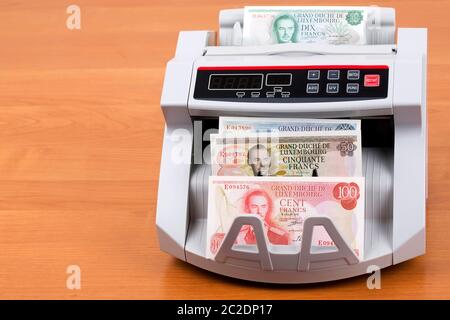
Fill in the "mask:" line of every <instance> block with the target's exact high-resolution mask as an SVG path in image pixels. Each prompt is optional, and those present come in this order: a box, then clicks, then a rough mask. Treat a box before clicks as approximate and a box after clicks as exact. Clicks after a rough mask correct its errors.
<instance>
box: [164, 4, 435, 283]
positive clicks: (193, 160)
mask: <svg viewBox="0 0 450 320" xmlns="http://www.w3.org/2000/svg"><path fill="white" fill-rule="evenodd" d="M242 23H243V14H242V9H238V10H223V11H222V12H221V14H220V28H221V30H220V39H216V33H215V32H210V31H183V32H180V35H179V38H178V44H177V49H176V53H175V57H174V58H173V59H172V60H171V61H170V62H169V63H168V64H167V68H166V74H165V81H164V88H163V92H162V97H161V107H162V110H163V113H164V117H165V121H166V127H165V132H164V141H163V150H162V159H161V169H160V170H161V172H160V181H159V191H158V204H157V218H156V225H157V230H158V237H159V243H160V247H161V249H162V250H163V251H166V252H168V253H169V254H171V255H173V256H175V257H177V258H179V259H181V260H184V261H186V262H188V263H191V264H193V265H196V266H198V267H200V268H203V269H206V270H209V271H212V272H216V273H219V274H223V275H226V276H231V277H235V278H240V279H246V280H252V281H260V282H272V283H312V282H321V281H330V280H336V279H343V278H348V277H352V276H356V275H360V274H365V273H366V272H368V271H367V270H368V267H369V266H371V265H376V266H377V267H379V268H385V267H388V266H391V265H394V264H398V263H401V262H403V261H405V260H409V259H412V258H414V257H416V256H419V255H422V254H424V253H425V204H426V197H427V118H426V63H427V61H426V59H427V30H426V29H424V28H398V30H395V26H394V27H392V28H393V29H392V39H394V38H395V37H394V34H395V31H397V36H396V38H397V40H396V41H393V40H392V41H390V42H392V43H386V42H385V43H383V40H382V41H381V42H382V44H377V45H360V46H355V45H339V46H332V45H314V44H311V45H301V46H299V45H297V44H288V45H269V46H239V45H233V41H234V40H233V38H236V33H239V30H236V25H242ZM372 36H374V37H376V36H377V35H376V32H375V34H373V35H372ZM216 40H217V44H216ZM387 42H389V41H387ZM329 71H331V73H332V74H334V75H336V74H337V75H338V78H337V79H335V80H333V82H334V83H338V88H337V91H336V88H335V87H332V88H331V89H332V90H331V91H330V90H327V89H330V87H329V86H328V83H329V82H330V80H329V79H328V77H327V75H328V74H329ZM216 76H218V77H224V76H225V77H226V76H232V77H243V78H245V79H246V80H245V81H247V82H248V83H252V81H253V79H256V80H255V83H257V85H255V86H254V87H252V86H251V85H249V88H247V89H248V90H242V89H233V88H229V89H228V90H210V89H211V88H210V85H211V83H210V79H211V78H212V77H216ZM261 78H262V81H261V80H258V79H261ZM274 84H275V85H274ZM311 84H317V85H311ZM355 84H357V85H355ZM316 89H317V90H316ZM220 116H252V117H258V116H261V117H262V116H264V117H289V118H294V117H298V118H343V119H349V118H350V119H361V129H362V146H363V150H362V154H363V176H364V177H365V183H366V185H365V190H366V193H365V226H364V227H365V241H364V251H365V256H364V258H363V259H362V260H358V259H354V257H350V256H342V255H336V254H335V252H334V251H329V252H328V251H325V252H314V251H311V252H308V253H307V255H306V256H307V257H306V258H305V256H302V252H301V250H300V251H299V250H298V249H292V250H291V251H289V250H286V251H279V250H276V249H274V248H273V246H272V245H270V244H266V245H265V246H262V247H259V248H258V250H257V251H256V252H246V251H239V249H238V248H234V249H230V250H229V251H228V252H222V253H221V259H216V260H209V259H206V258H205V256H206V226H207V213H208V212H207V208H208V177H209V176H210V174H211V168H210V166H209V165H208V164H206V163H204V161H203V155H202V151H203V149H205V148H206V147H207V141H204V140H205V139H204V138H205V137H206V136H207V133H208V132H209V131H211V130H210V129H215V128H217V126H218V118H219V117H220ZM197 120H198V121H197ZM198 149H200V154H198V151H197V152H194V151H195V150H198ZM180 154H183V155H184V160H180V159H178V160H177V159H174V156H176V155H180ZM303 258H305V259H306V263H305V261H301V260H302V259H303Z"/></svg>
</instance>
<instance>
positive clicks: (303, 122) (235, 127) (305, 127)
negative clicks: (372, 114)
mask: <svg viewBox="0 0 450 320" xmlns="http://www.w3.org/2000/svg"><path fill="white" fill-rule="evenodd" d="M360 130H361V120H353V119H304V118H259V117H220V118H219V133H229V132H230V133H231V132H233V133H239V132H278V133H282V132H302V133H303V132H316V131H360Z"/></svg>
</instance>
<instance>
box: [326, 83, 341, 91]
mask: <svg viewBox="0 0 450 320" xmlns="http://www.w3.org/2000/svg"><path fill="white" fill-rule="evenodd" d="M338 92H339V83H327V93H338Z"/></svg>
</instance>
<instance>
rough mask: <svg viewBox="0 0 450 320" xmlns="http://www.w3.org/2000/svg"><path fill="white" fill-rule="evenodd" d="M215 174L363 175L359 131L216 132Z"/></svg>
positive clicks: (213, 143)
mask: <svg viewBox="0 0 450 320" xmlns="http://www.w3.org/2000/svg"><path fill="white" fill-rule="evenodd" d="M210 140H211V166H212V175H214V176H307V177H311V176H314V177H316V176H319V177H320V176H323V177H325V176H326V177H355V176H362V156H361V133H360V132H359V131H354V132H348V131H334V132H303V133H302V134H301V135H298V134H296V133H292V132H290V133H283V134H282V135H278V134H275V133H270V134H269V133H244V134H242V133H241V134H212V135H211V137H210Z"/></svg>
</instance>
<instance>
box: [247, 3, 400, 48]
mask: <svg viewBox="0 0 450 320" xmlns="http://www.w3.org/2000/svg"><path fill="white" fill-rule="evenodd" d="M394 12H395V11H394V10H393V9H391V8H379V7H332V6H330V7H324V6H311V7H308V6H306V7H305V6H303V7H302V6H292V7H286V6H251V7H245V9H244V27H243V39H242V44H243V45H270V44H279V43H318V44H332V45H339V44H349V45H361V44H372V43H369V42H370V40H369V39H371V38H370V37H369V36H368V28H369V27H371V26H372V24H373V23H376V24H378V26H377V28H378V29H380V28H381V27H385V26H386V25H387V24H393V25H394V26H395V13H394ZM369 16H370V23H368V21H369V19H368V18H369ZM374 16H375V17H374ZM385 16H389V19H387V21H383V18H384V17H385ZM391 16H393V18H391ZM374 21H375V22H374ZM391 29H392V28H388V29H387V32H388V33H390V32H391ZM373 44H375V43H373Z"/></svg>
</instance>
